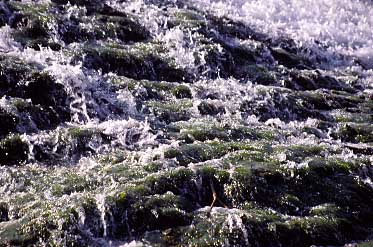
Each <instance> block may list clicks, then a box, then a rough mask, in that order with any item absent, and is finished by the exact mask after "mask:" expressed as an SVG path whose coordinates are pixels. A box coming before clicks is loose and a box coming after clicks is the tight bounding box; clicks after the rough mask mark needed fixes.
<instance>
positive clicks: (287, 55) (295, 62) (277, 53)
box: [271, 47, 309, 69]
mask: <svg viewBox="0 0 373 247" xmlns="http://www.w3.org/2000/svg"><path fill="white" fill-rule="evenodd" d="M271 53H272V56H273V57H274V58H275V59H276V61H277V62H278V63H279V64H281V65H284V66H286V67H288V68H299V69H302V68H307V67H308V65H309V62H308V61H306V60H305V58H304V57H302V56H300V55H298V54H297V53H295V52H294V51H288V50H286V49H283V48H281V47H274V48H271Z"/></svg>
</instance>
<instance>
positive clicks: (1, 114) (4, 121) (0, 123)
mask: <svg viewBox="0 0 373 247" xmlns="http://www.w3.org/2000/svg"><path fill="white" fill-rule="evenodd" d="M18 123H19V118H18V117H17V116H15V115H13V114H12V113H8V112H6V111H4V110H3V109H1V108H0V137H4V136H6V135H8V134H10V133H11V132H15V131H16V130H17V124H18Z"/></svg>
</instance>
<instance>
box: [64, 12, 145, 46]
mask: <svg viewBox="0 0 373 247" xmlns="http://www.w3.org/2000/svg"><path fill="white" fill-rule="evenodd" d="M92 22H93V23H92ZM82 23H84V24H85V25H83V24H82ZM60 26H61V27H60V33H61V35H62V40H63V41H64V42H65V43H68V44H69V43H72V42H82V41H89V40H100V39H119V40H121V41H123V42H139V41H145V40H147V39H149V37H150V34H149V32H148V31H147V30H146V29H145V28H144V27H143V26H142V25H141V24H140V23H139V21H137V20H135V19H134V17H130V16H127V15H125V14H122V15H120V16H107V15H97V16H95V17H94V19H93V20H92V17H85V18H84V19H78V18H77V19H72V20H69V21H65V20H63V21H61V23H60Z"/></svg>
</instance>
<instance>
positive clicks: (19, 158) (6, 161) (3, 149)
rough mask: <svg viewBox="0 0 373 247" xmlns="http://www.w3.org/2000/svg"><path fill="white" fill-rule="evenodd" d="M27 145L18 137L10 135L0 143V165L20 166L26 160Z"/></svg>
mask: <svg viewBox="0 0 373 247" xmlns="http://www.w3.org/2000/svg"><path fill="white" fill-rule="evenodd" d="M28 153H29V147H28V144H27V143H26V142H25V141H24V140H22V138H21V137H20V136H19V135H10V136H8V137H6V138H5V139H3V140H2V141H1V142H0V164H1V165H8V166H10V165H20V164H22V162H24V161H26V160H27V158H28Z"/></svg>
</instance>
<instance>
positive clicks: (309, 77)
mask: <svg viewBox="0 0 373 247" xmlns="http://www.w3.org/2000/svg"><path fill="white" fill-rule="evenodd" d="M290 76H291V79H290V81H286V82H285V86H286V87H287V88H290V89H295V90H317V89H320V88H325V89H335V90H343V89H347V87H346V86H345V85H343V84H342V83H341V82H339V81H338V80H336V79H335V78H333V77H330V76H324V75H322V74H321V73H320V72H319V71H308V70H302V71H296V70H294V71H292V72H291V73H290Z"/></svg>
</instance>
